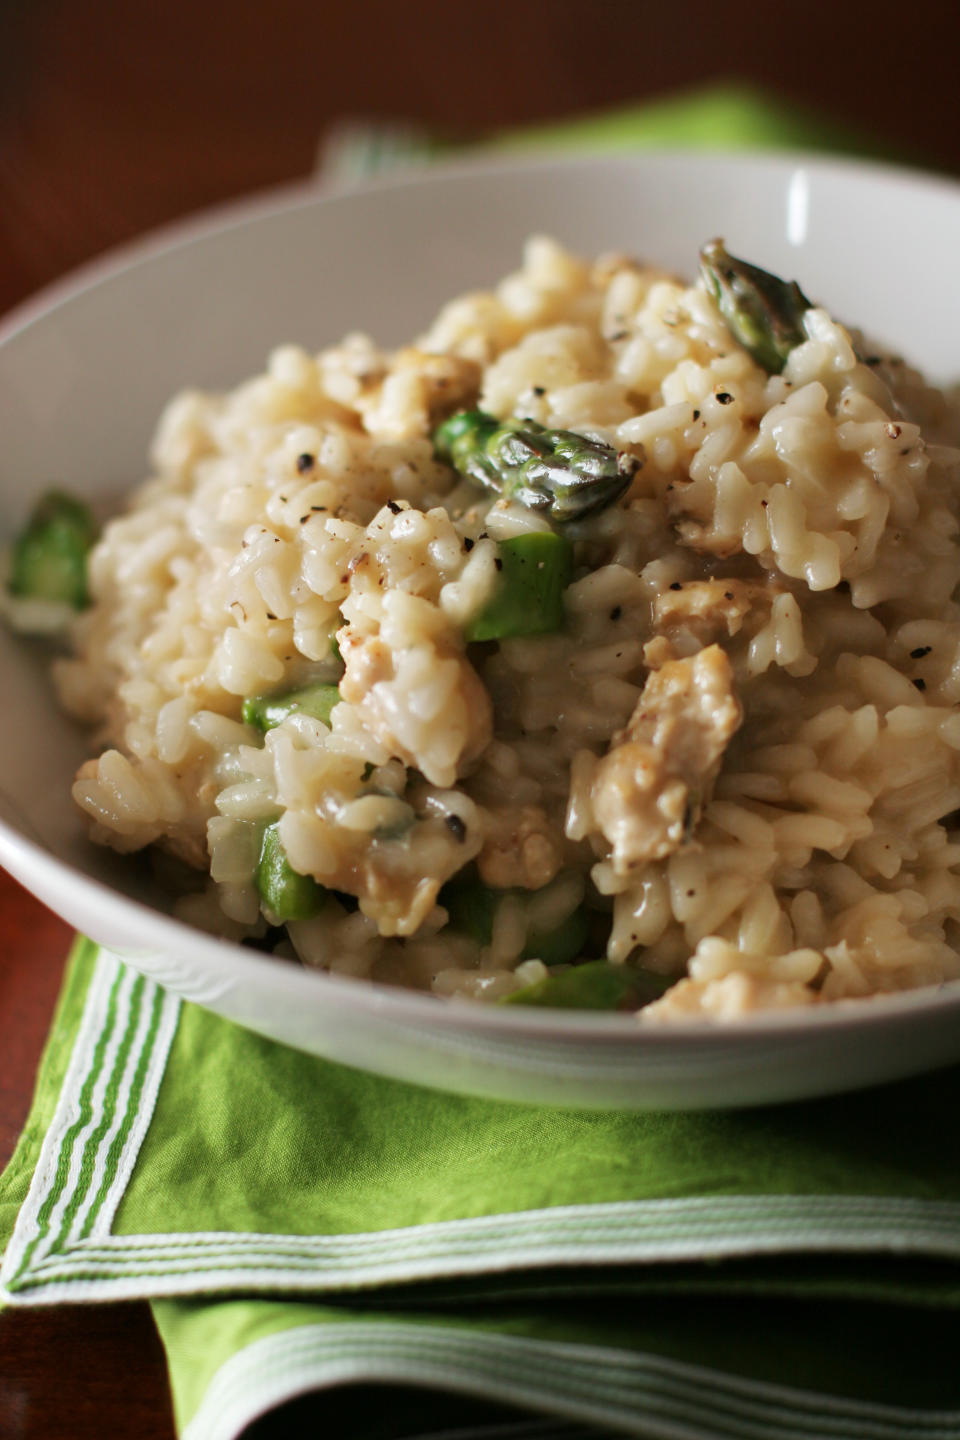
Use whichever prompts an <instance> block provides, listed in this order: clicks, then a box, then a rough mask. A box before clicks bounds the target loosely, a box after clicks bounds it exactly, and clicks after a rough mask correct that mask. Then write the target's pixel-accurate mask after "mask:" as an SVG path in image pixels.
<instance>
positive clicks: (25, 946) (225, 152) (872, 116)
mask: <svg viewBox="0 0 960 1440" xmlns="http://www.w3.org/2000/svg"><path fill="white" fill-rule="evenodd" d="M764 13H765V12H764V10H763V8H762V7H758V6H754V7H747V6H736V5H733V6H730V5H725V6H724V5H717V4H702V3H698V0H688V3H687V5H686V6H683V7H671V6H658V7H652V6H646V5H644V4H643V3H642V0H593V3H586V0H554V3H551V0H509V3H507V0H488V3H487V4H486V5H485V6H482V7H467V6H455V5H440V4H436V3H432V4H431V3H427V0H406V3H405V4H403V5H398V4H396V3H395V0H354V3H353V4H350V5H340V6H332V5H325V4H324V0H310V3H306V0H271V3H270V4H269V5H263V4H260V3H252V0H249V3H248V0H231V3H226V0H165V3H164V4H163V5H153V4H148V3H146V0H33V3H32V4H29V5H24V4H20V3H17V0H0V312H2V311H4V310H6V309H8V308H9V307H10V306H12V305H14V304H15V303H16V302H18V301H19V300H21V299H23V298H24V297H25V296H27V295H29V294H30V293H32V292H33V291H35V290H37V289H38V288H39V287H41V286H42V285H44V284H45V283H47V282H49V281H50V280H53V279H54V278H56V277H58V276H60V275H62V274H63V273H65V272H66V271H67V270H69V269H70V268H71V267H72V266H74V265H76V264H77V263H79V262H81V261H83V260H85V259H88V258H90V257H91V256H93V255H95V254H97V253H99V252H101V251H102V250H104V249H106V248H107V247H109V246H111V245H114V244H116V243H118V242H120V241H123V240H127V239H129V238H130V237H132V236H134V235H137V234H139V233H141V232H143V231H145V230H147V229H149V228H150V227H152V226H154V225H157V224H159V223H162V222H165V221H168V220H171V219H174V218H176V217H178V216H180V215H184V214H187V213H189V212H191V211H194V210H197V209H199V208H201V207H203V206H205V205H208V204H211V203H214V202H217V201H219V200H223V199H225V198H228V197H232V196H235V195H239V194H242V193H244V192H247V191H250V190H253V189H257V188H259V187H262V186H266V185H270V184H274V183H277V182H282V181H286V180H290V179H292V178H295V177H297V176H301V175H305V174H307V173H308V172H309V171H310V170H311V169H312V168H313V165H314V163H315V158H316V154H317V146H318V142H319V140H320V139H321V137H322V136H323V135H324V134H326V133H328V132H329V128H330V126H331V125H332V124H334V123H336V122H337V121H339V120H342V119H344V118H356V117H358V116H362V117H367V118H370V117H373V118H379V119H400V120H406V121H413V122H416V123H419V124H426V125H429V126H431V127H439V128H441V129H442V130H444V131H446V132H448V133H450V134H453V135H469V134H471V133H475V132H477V131H481V132H482V131H483V130H485V129H488V128H496V127H502V126H509V125H516V124H524V123H529V122H536V121H542V120H547V119H551V118H553V117H556V116H559V115H563V114H573V113H577V112H584V111H588V110H591V109H598V108H602V107H604V106H611V105H616V104H624V103H628V102H631V101H640V100H643V99H646V98H652V97H657V96H660V95H662V94H665V93H669V92H670V91H672V90H676V89H678V88H684V87H692V86H697V85H703V84H705V83H712V82H716V81H722V80H729V79H739V80H747V81H753V82H755V83H757V84H759V85H761V86H764V87H765V88H766V89H767V90H768V91H773V92H779V93H780V94H781V95H783V96H784V97H786V98H788V99H791V100H793V101H795V102H799V103H800V104H803V105H806V106H807V107H809V108H811V109H813V110H814V111H818V112H820V113H823V114H829V115H832V116H834V117H836V118H837V119H838V120H840V121H841V122H843V123H844V124H846V125H848V126H853V127H856V128H858V129H859V130H860V131H861V132H863V133H864V134H867V135H873V136H875V137H876V138H877V139H879V140H880V141H881V142H884V143H886V144H888V145H889V146H890V147H891V148H892V149H894V150H896V151H898V152H900V153H906V154H914V155H916V156H918V157H922V158H923V159H924V160H925V161H926V163H927V164H929V165H931V166H936V167H938V168H942V169H945V170H947V171H952V172H953V173H960V129H958V127H957V126H956V125H955V124H953V123H952V122H951V116H952V113H953V94H954V88H955V84H956V81H955V66H956V55H957V50H958V46H957V40H958V38H960V36H958V21H957V18H956V13H957V12H956V10H955V7H953V6H950V5H945V4H943V3H942V0H914V3H913V4H912V5H910V6H909V7H903V6H902V4H899V3H898V4H897V5H896V7H894V5H892V4H889V5H888V4H885V3H882V0H876V3H873V4H870V5H866V4H863V5H861V4H857V3H850V4H847V5H838V4H836V3H835V0H829V3H827V0H824V3H819V0H807V4H806V5H805V6H804V7H802V11H799V12H795V13H794V18H793V19H792V20H791V22H790V24H789V25H788V24H787V23H786V22H784V23H780V22H777V23H776V24H769V23H768V24H763V23H761V21H760V20H759V18H758V17H759V16H761V15H762V14H764ZM905 14H906V15H908V17H909V18H908V21H907V22H906V23H905V21H904V18H903V17H904V15H905ZM751 17H752V18H751ZM944 96H946V97H948V98H947V100H946V101H944V99H943V97H944ZM895 281H896V277H893V283H895ZM278 338H280V337H278ZM69 939H70V936H69V932H68V930H67V928H66V926H64V925H63V924H62V923H61V922H60V921H58V920H57V919H55V918H54V917H53V916H52V915H51V914H50V913H49V912H48V911H47V910H45V909H44V908H43V907H42V906H40V905H39V904H38V903H37V902H36V901H34V900H33V899H32V898H31V897H30V896H28V895H27V894H26V893H25V892H24V891H23V890H21V889H20V888H19V886H17V885H16V884H15V883H14V882H13V881H12V880H10V879H8V878H7V877H6V876H5V875H3V874H2V872H0V1025H2V1029H0V1164H2V1163H4V1162H5V1161H6V1160H7V1158H8V1157H9V1155H10V1153H11V1151H12V1149H13V1146H14V1143H15V1140H16V1136H17V1134H18V1131H19V1129H20V1126H21V1125H22V1123H23V1120H24V1117H25V1115H26V1112H27V1107H28V1104H29V1099H30V1093H31V1089H32V1084H33V1077H34V1071H35V1067H36V1062H37V1059H38V1057H39V1054H40V1049H41V1046H42V1043H43V1039H44V1035H45V1033H46V1028H47V1025H48V1023H49V1019H50V1014H51V1010H52V1007H53V1003H54V999H55V996H56V992H57V987H58V984H59V979H60V974H61V970H62V964H63V958H64V955H65V953H66V950H67V946H68V942H69ZM281 1428H282V1427H281V1425H280V1424H279V1423H278V1425H277V1430H276V1433H279V1432H280V1429H281ZM297 1428H298V1427H296V1426H295V1425H294V1427H293V1429H291V1430H290V1432H289V1433H294V1432H295V1430H296V1429H297ZM285 1433H286V1432H285ZM104 1435H110V1436H111V1437H113V1440H127V1437H136V1440H171V1437H172V1435H173V1421H172V1416H171V1411H170V1402H169V1398H168V1394H167V1387H166V1378H165V1371H164V1364H163V1355H162V1351H161V1347H160V1345H159V1342H158V1340H157V1337H156V1335H155V1332H154V1330H153V1327H152V1325H151V1322H150V1318H149V1312H148V1310H147V1308H146V1306H143V1305H123V1306H112V1307H108V1306H102V1307H92V1308H90V1309H84V1310H82V1311H81V1310H80V1309H78V1308H73V1309H67V1308H61V1309H52V1310H37V1311H32V1312H31V1311H18V1312H11V1313H8V1314H7V1315H6V1316H4V1317H3V1319H2V1320H0V1440H23V1437H31V1440H60V1437H63V1440H93V1437H97V1440H99V1437H101V1436H104Z"/></svg>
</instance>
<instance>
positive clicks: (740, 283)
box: [700, 240, 812, 375]
mask: <svg viewBox="0 0 960 1440" xmlns="http://www.w3.org/2000/svg"><path fill="white" fill-rule="evenodd" d="M700 273H701V275H702V276H703V278H704V280H705V282H706V286H707V290H708V291H709V293H710V295H711V296H712V297H713V299H714V301H715V302H716V305H717V309H718V310H719V311H720V314H721V315H722V316H723V318H724V320H725V321H726V323H727V328H728V329H729V331H730V333H731V335H732V336H733V338H734V339H735V340H736V341H737V343H738V344H740V345H742V346H743V348H744V349H745V350H747V351H748V352H749V353H750V355H752V356H753V358H754V360H756V362H757V364H758V365H762V366H763V368H764V370H766V371H768V372H769V374H771V375H778V374H779V373H780V371H781V370H782V369H783V367H784V365H785V364H786V362H787V356H788V355H789V354H790V351H791V350H792V349H793V348H794V347H795V346H796V345H799V344H801V343H802V342H803V341H804V340H805V339H806V338H807V337H806V332H805V331H804V328H803V315H804V312H805V311H807V310H809V309H810V308H811V304H812V302H811V301H810V300H808V299H807V297H806V295H804V293H803V291H802V290H801V289H800V286H799V285H798V284H797V282H796V281H795V280H790V281H787V280H781V279H780V278H779V277H778V276H776V275H771V274H769V273H768V272H767V271H766V270H760V269H758V267H757V266H756V265H748V264H747V262H746V261H745V260H738V259H737V258H736V257H735V256H733V255H730V254H728V253H727V250H726V247H725V246H724V243H723V241H722V240H710V241H709V242H708V243H707V244H706V245H704V247H703V249H702V250H701V251H700Z"/></svg>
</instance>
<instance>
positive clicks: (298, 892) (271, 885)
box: [254, 824, 326, 924]
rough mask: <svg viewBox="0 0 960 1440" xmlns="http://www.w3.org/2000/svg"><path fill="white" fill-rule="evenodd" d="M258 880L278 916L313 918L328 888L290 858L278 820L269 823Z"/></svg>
mask: <svg viewBox="0 0 960 1440" xmlns="http://www.w3.org/2000/svg"><path fill="white" fill-rule="evenodd" d="M254 879H255V883H256V887H257V890H258V891H259V892H260V898H261V899H262V900H263V903H264V905H265V906H266V908H267V910H269V911H270V913H271V915H273V916H274V917H275V919H277V920H279V921H281V922H282V923H284V924H285V923H286V922H287V921H288V920H309V919H310V918H311V917H312V916H313V915H316V914H317V912H318V911H319V910H320V909H321V907H322V905H323V901H324V898H325V896H326V891H325V890H324V888H323V886H322V885H318V884H317V882H316V880H314V879H313V877H312V876H311V875H301V874H300V873H299V872H298V871H296V870H294V868H293V866H292V865H291V864H290V861H289V860H288V859H287V852H286V851H285V850H284V848H283V842H282V840H281V839H280V831H279V827H278V825H277V824H273V825H268V826H267V828H266V829H265V830H264V832H263V840H262V842H261V845H260V863H259V864H258V865H257V869H256V874H255V877H254Z"/></svg>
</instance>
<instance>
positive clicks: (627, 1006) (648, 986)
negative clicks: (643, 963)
mask: <svg viewBox="0 0 960 1440" xmlns="http://www.w3.org/2000/svg"><path fill="white" fill-rule="evenodd" d="M669 983H670V982H669V981H668V980H666V979H664V977H663V976H661V975H654V974H653V972H652V971H649V970H634V969H632V968H631V967H630V966H628V965H611V964H610V963H609V961H607V960H588V961H587V962H586V963H585V964H583V965H571V966H570V967H569V968H567V969H564V970H557V971H555V972H554V973H552V974H550V975H546V976H544V978H543V979H542V980H537V981H535V982H534V984H533V985H527V986H525V987H524V989H523V990H514V992H513V994H512V995H505V996H504V997H503V999H502V1000H501V1001H500V1003H501V1005H543V1006H548V1007H552V1008H555V1009H559V1010H639V1009H640V1008H641V1007H642V1006H643V1005H649V1004H650V1002H651V1001H652V1000H656V999H658V998H659V996H660V995H662V994H663V992H664V990H666V988H667V986H668V985H669Z"/></svg>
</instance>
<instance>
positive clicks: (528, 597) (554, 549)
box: [464, 530, 573, 640]
mask: <svg viewBox="0 0 960 1440" xmlns="http://www.w3.org/2000/svg"><path fill="white" fill-rule="evenodd" d="M497 568H498V570H499V572H500V573H499V575H498V577H497V586H496V589H495V590H494V592H493V594H492V595H491V597H490V599H489V600H488V601H487V603H486V605H484V607H483V609H482V610H480V611H478V613H477V614H476V615H474V616H473V618H472V619H471V620H469V621H468V622H467V624H466V626H465V627H464V634H465V635H466V638H467V639H468V640H504V639H506V638H507V637H508V636H510V635H543V634H547V633H549V632H550V631H552V630H559V629H560V627H561V625H562V624H563V592H564V590H565V589H566V588H567V586H568V585H569V584H570V581H571V580H572V579H573V547H572V546H571V544H570V542H569V540H567V539H565V538H564V536H562V535H557V534H555V533H554V531H552V530H540V531H534V532H533V533H531V534H529V535H514V536H511V538H510V539H509V540H501V541H500V542H499V544H498V545H497Z"/></svg>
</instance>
